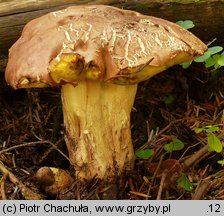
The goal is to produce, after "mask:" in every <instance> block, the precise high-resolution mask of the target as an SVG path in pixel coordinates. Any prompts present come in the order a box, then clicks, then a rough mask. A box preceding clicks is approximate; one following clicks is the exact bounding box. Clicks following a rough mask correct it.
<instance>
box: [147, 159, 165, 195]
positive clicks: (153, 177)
mask: <svg viewBox="0 0 224 216" xmlns="http://www.w3.org/2000/svg"><path fill="white" fill-rule="evenodd" d="M163 158H164V155H161V157H160V159H159V162H158V165H157V167H156V170H155V172H154V173H153V176H152V179H151V183H150V185H149V189H148V192H147V195H149V194H150V192H151V188H152V185H153V183H154V180H155V179H156V175H157V172H158V170H159V168H160V165H161V164H162V161H163Z"/></svg>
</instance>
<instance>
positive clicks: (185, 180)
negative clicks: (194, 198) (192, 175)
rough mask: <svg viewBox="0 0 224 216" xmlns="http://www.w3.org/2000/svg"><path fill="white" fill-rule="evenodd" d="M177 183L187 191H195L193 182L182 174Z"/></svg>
mask: <svg viewBox="0 0 224 216" xmlns="http://www.w3.org/2000/svg"><path fill="white" fill-rule="evenodd" d="M177 183H178V185H179V186H180V187H182V188H184V190H186V191H192V190H193V185H192V184H191V182H190V181H189V179H188V178H187V176H186V175H185V174H182V175H181V176H180V177H179V178H178V180H177Z"/></svg>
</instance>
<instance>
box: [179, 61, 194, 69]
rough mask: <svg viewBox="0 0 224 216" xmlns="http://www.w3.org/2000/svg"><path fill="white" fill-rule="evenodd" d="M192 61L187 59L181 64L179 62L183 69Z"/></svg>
mask: <svg viewBox="0 0 224 216" xmlns="http://www.w3.org/2000/svg"><path fill="white" fill-rule="evenodd" d="M191 63H192V61H187V62H184V63H182V64H180V65H181V66H182V68H183V69H187V68H189V67H190V65H191Z"/></svg>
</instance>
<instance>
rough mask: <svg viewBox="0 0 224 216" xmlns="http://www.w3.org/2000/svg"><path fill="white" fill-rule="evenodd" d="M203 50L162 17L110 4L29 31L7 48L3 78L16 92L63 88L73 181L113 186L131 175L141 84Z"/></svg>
mask: <svg viewBox="0 0 224 216" xmlns="http://www.w3.org/2000/svg"><path fill="white" fill-rule="evenodd" d="M206 49H207V47H206V45H205V44H204V43H202V42H201V41H200V40H199V39H198V38H197V37H195V36H194V35H193V34H192V33H190V32H188V31H187V30H185V29H183V28H181V27H179V26H178V25H176V24H174V23H171V22H169V21H166V20H163V19H159V18H155V17H151V16H145V15H142V14H140V13H137V12H134V11H129V10H122V9H118V8H115V7H111V6H105V5H81V6H73V7H69V8H67V9H64V10H60V11H56V12H52V13H49V14H46V15H44V16H42V17H39V18H37V19H34V20H32V21H31V22H29V23H28V24H27V25H26V26H25V27H24V30H23V32H22V35H21V37H20V38H19V39H18V41H17V42H16V43H15V44H14V45H13V46H12V47H11V48H10V51H9V59H8V64H7V68H6V74H5V77H6V80H7V82H8V83H9V84H10V85H12V86H13V87H14V88H15V89H17V88H42V87H46V86H61V91H62V103H63V115H64V125H65V139H66V144H67V148H68V152H69V157H70V160H71V162H72V165H73V166H74V168H75V171H76V176H77V177H78V178H79V179H87V180H89V179H92V178H94V177H96V178H98V179H102V180H106V181H111V180H113V179H114V178H115V177H116V176H121V175H123V174H125V173H127V172H129V171H131V170H132V169H133V164H134V153H133V146H132V139H131V129H130V113H131V109H132V106H133V102H134V99H135V94H136V90H137V84H138V83H139V82H141V81H144V80H147V79H149V78H150V77H152V76H153V75H155V74H158V73H159V72H161V71H164V70H165V69H167V68H169V67H171V66H173V65H176V64H180V63H182V62H185V61H189V60H191V59H193V58H196V57H198V56H200V55H202V54H203V53H204V52H205V50H206Z"/></svg>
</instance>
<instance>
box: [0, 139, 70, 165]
mask: <svg viewBox="0 0 224 216" xmlns="http://www.w3.org/2000/svg"><path fill="white" fill-rule="evenodd" d="M39 144H50V145H51V146H52V147H53V148H54V149H56V150H57V151H58V152H59V153H60V154H61V155H62V156H63V157H64V158H65V159H67V160H68V161H69V162H70V163H71V161H70V159H69V158H68V157H67V156H66V155H65V154H64V153H63V152H62V151H61V150H60V149H58V148H57V146H55V144H54V143H52V142H50V141H47V140H46V141H36V142H28V143H23V144H19V145H16V146H12V147H9V148H7V149H3V150H1V151H0V155H1V154H3V153H5V152H8V151H11V150H15V149H17V148H22V147H26V146H32V145H39Z"/></svg>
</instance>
